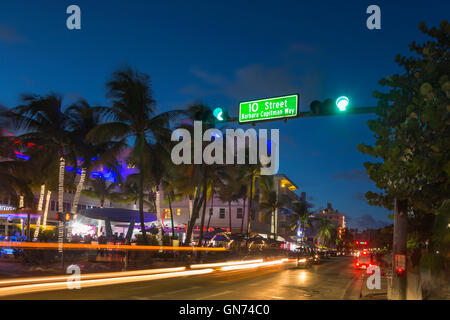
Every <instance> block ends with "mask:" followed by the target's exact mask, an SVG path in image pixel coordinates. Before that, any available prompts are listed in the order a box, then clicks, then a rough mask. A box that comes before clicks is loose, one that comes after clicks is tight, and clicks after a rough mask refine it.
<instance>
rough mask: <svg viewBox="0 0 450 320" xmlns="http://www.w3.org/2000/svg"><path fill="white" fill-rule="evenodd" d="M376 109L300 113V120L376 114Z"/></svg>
mask: <svg viewBox="0 0 450 320" xmlns="http://www.w3.org/2000/svg"><path fill="white" fill-rule="evenodd" d="M377 110H378V107H357V108H354V107H353V108H349V109H347V110H345V111H340V112H339V111H338V112H321V113H314V112H312V111H307V112H300V118H302V117H322V116H335V115H347V114H364V113H376V112H377Z"/></svg>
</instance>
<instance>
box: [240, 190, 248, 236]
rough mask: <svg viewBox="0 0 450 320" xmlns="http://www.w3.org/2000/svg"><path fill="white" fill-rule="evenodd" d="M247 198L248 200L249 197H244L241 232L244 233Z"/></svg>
mask: <svg viewBox="0 0 450 320" xmlns="http://www.w3.org/2000/svg"><path fill="white" fill-rule="evenodd" d="M245 200H247V197H244V205H243V206H242V220H241V234H244V219H245Z"/></svg>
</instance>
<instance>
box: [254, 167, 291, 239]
mask: <svg viewBox="0 0 450 320" xmlns="http://www.w3.org/2000/svg"><path fill="white" fill-rule="evenodd" d="M260 182H261V186H262V187H263V194H262V201H261V202H260V203H259V208H260V210H261V211H262V213H263V214H265V216H266V218H267V217H270V218H271V221H272V224H273V225H274V226H275V214H276V211H277V209H282V208H285V207H286V206H287V204H288V203H289V202H290V199H289V198H288V197H287V196H286V195H284V194H281V195H279V194H278V192H277V191H276V190H275V189H274V182H273V177H272V176H262V177H261V179H260ZM275 228H276V226H275ZM273 237H274V238H276V234H275V233H274V234H273Z"/></svg>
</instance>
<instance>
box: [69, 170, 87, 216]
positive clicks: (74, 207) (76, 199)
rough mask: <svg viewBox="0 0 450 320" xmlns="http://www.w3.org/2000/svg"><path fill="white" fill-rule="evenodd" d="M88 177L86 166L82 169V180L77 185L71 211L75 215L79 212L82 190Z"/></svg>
mask: <svg viewBox="0 0 450 320" xmlns="http://www.w3.org/2000/svg"><path fill="white" fill-rule="evenodd" d="M85 179H86V168H83V169H81V176H80V181H79V182H78V185H77V191H76V192H75V196H74V197H73V204H72V210H71V211H70V212H71V213H72V214H73V215H75V214H76V213H77V208H78V202H79V201H80V195H81V190H83V185H84V181H85Z"/></svg>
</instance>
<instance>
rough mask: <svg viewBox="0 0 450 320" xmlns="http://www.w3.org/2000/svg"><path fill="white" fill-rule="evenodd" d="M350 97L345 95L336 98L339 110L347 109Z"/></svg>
mask: <svg viewBox="0 0 450 320" xmlns="http://www.w3.org/2000/svg"><path fill="white" fill-rule="evenodd" d="M349 101H350V100H349V99H348V98H347V97H345V96H341V97H339V98H337V99H336V106H337V107H338V109H339V111H345V110H346V109H347V106H348V104H349Z"/></svg>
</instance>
